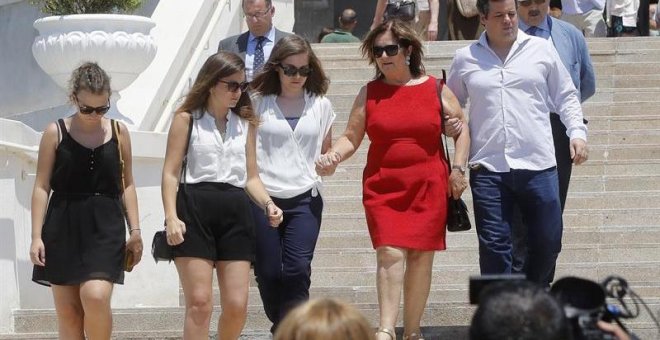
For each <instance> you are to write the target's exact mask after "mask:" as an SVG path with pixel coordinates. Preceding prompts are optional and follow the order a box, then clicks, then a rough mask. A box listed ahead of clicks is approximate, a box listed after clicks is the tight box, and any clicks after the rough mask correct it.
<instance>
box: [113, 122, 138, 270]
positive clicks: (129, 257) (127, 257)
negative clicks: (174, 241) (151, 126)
mask: <svg viewBox="0 0 660 340" xmlns="http://www.w3.org/2000/svg"><path fill="white" fill-rule="evenodd" d="M111 124H112V128H113V129H114V130H115V135H116V136H117V151H118V152H119V173H120V174H121V190H122V192H123V191H124V189H126V181H125V179H124V156H123V155H122V153H121V137H120V136H119V131H120V130H119V123H117V121H116V120H114V119H113V120H112V121H111ZM122 197H123V196H122ZM121 208H122V213H123V214H124V219H126V220H128V213H127V211H126V205H125V204H124V200H123V198H122V200H121ZM133 267H135V257H134V256H133V252H131V251H130V250H128V248H126V246H124V271H127V272H131V271H133Z"/></svg>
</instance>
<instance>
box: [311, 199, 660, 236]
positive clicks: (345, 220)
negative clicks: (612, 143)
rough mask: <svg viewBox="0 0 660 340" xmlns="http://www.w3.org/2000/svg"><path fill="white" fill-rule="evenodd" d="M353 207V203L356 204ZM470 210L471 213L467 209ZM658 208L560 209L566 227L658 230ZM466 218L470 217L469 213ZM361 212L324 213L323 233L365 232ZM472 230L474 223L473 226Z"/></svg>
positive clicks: (362, 213) (364, 223)
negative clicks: (653, 228)
mask: <svg viewBox="0 0 660 340" xmlns="http://www.w3.org/2000/svg"><path fill="white" fill-rule="evenodd" d="M356 204H357V203H356ZM468 208H470V211H471V210H472V209H471V207H469V206H468ZM658 216H659V212H658V209H642V208H635V209H628V208H612V207H610V208H606V209H589V210H579V209H570V208H567V209H566V210H564V215H563V217H564V226H565V227H567V228H568V227H570V228H597V227H600V228H621V227H622V228H631V229H634V228H638V227H639V228H648V227H658V224H659V223H658ZM470 218H473V216H472V214H470ZM366 225H367V224H366V221H365V217H364V212H358V213H350V214H349V213H343V212H342V213H329V212H327V211H324V213H323V222H322V223H321V230H323V231H366ZM473 227H474V224H473Z"/></svg>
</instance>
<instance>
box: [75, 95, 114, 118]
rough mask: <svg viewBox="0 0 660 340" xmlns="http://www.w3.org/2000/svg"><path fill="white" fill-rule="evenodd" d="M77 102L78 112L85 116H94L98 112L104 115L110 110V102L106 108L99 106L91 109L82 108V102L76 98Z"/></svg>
mask: <svg viewBox="0 0 660 340" xmlns="http://www.w3.org/2000/svg"><path fill="white" fill-rule="evenodd" d="M76 101H78V110H79V111H80V113H82V114H84V115H89V114H92V112H96V113H97V114H99V115H104V114H106V113H107V112H108V110H110V102H109V101H108V104H107V105H104V106H98V107H91V106H82V105H80V101H79V100H78V99H77V98H76Z"/></svg>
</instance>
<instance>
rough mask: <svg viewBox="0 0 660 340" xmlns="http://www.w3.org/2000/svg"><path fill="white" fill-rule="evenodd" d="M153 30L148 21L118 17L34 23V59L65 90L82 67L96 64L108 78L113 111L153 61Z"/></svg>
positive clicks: (88, 16) (50, 19)
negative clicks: (111, 93)
mask: <svg viewBox="0 0 660 340" xmlns="http://www.w3.org/2000/svg"><path fill="white" fill-rule="evenodd" d="M154 26H156V24H155V23H154V22H153V21H152V20H151V19H150V18H147V17H142V16H135V15H120V14H75V15H64V16H51V17H45V18H42V19H38V20H37V21H35V22H34V28H36V29H37V30H38V31H39V34H40V35H39V36H37V37H36V38H35V39H34V43H33V44H32V54H33V55H34V58H35V59H36V61H37V63H38V64H39V66H40V67H41V68H42V69H43V70H44V71H45V72H46V73H47V74H48V75H50V76H51V77H52V78H53V79H54V80H55V82H56V83H57V84H58V85H59V86H61V87H63V88H64V89H67V87H68V81H69V78H70V77H71V72H73V70H74V69H75V68H77V67H78V66H80V64H82V63H83V62H85V61H94V62H96V63H98V64H99V66H101V67H102V68H103V69H104V70H105V71H106V72H107V73H108V74H109V75H110V77H111V78H112V79H111V86H112V89H113V95H112V99H111V102H112V104H113V105H112V106H113V108H115V109H116V107H117V106H116V105H114V104H116V102H117V100H119V94H118V93H117V92H118V91H121V90H123V89H125V88H126V87H128V85H130V84H131V83H132V82H133V81H134V80H135V79H136V78H137V76H138V75H139V74H140V73H142V72H143V71H144V70H145V69H146V68H147V66H149V64H150V63H151V61H152V60H153V59H154V57H155V56H156V43H155V42H154V39H153V36H151V35H150V31H151V29H152V28H153V27H154Z"/></svg>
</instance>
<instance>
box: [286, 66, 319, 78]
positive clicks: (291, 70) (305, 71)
mask: <svg viewBox="0 0 660 340" xmlns="http://www.w3.org/2000/svg"><path fill="white" fill-rule="evenodd" d="M280 67H281V68H282V71H283V72H284V75H285V76H287V77H295V76H296V73H297V74H299V75H300V76H301V77H307V76H309V75H310V74H311V73H312V69H311V68H309V65H306V66H301V67H300V68H298V67H295V66H292V65H282V64H280Z"/></svg>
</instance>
